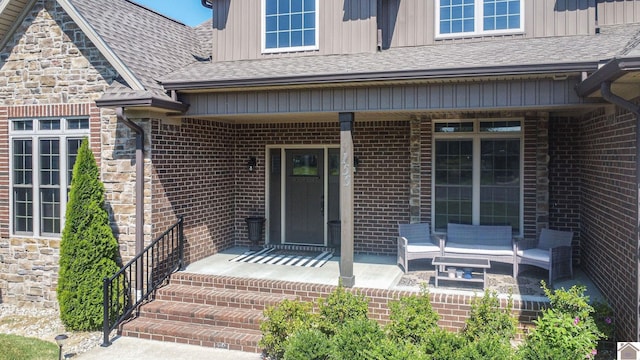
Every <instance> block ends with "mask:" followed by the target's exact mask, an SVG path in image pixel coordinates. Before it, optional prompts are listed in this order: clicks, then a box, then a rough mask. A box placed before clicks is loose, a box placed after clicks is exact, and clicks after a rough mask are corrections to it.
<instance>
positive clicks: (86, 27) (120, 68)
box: [58, 0, 145, 90]
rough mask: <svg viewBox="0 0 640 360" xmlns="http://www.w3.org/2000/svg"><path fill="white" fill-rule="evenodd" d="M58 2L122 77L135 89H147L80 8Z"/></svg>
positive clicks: (61, 0)
mask: <svg viewBox="0 0 640 360" xmlns="http://www.w3.org/2000/svg"><path fill="white" fill-rule="evenodd" d="M58 3H59V4H60V6H62V8H63V9H64V10H65V11H66V12H67V14H69V16H71V18H72V19H73V21H75V22H76V24H78V26H79V27H80V29H81V30H82V31H83V32H84V33H85V34H86V35H87V37H89V39H90V40H91V41H92V42H93V43H94V44H95V46H96V47H97V48H98V50H99V51H100V53H101V54H102V55H103V56H104V57H105V58H106V59H107V61H109V63H110V64H111V66H113V67H114V68H115V69H116V71H117V72H118V73H119V74H120V76H122V78H123V79H124V80H125V81H126V82H127V84H129V86H130V87H131V88H132V89H133V90H145V88H144V86H143V85H142V83H141V82H140V80H139V79H138V78H137V77H136V76H135V75H134V74H133V72H132V71H131V69H129V67H128V66H126V65H125V63H124V62H123V61H122V60H121V59H120V58H119V57H118V55H116V53H115V52H114V51H113V50H112V49H111V47H110V46H109V45H108V44H107V43H106V42H105V41H104V39H103V38H102V37H101V36H100V35H98V33H97V32H96V31H95V30H94V29H93V27H92V26H91V25H90V24H89V23H88V22H87V21H86V20H85V19H84V17H83V16H82V15H80V13H79V12H78V10H77V9H76V8H75V6H73V5H72V4H71V3H70V2H69V1H68V0H58Z"/></svg>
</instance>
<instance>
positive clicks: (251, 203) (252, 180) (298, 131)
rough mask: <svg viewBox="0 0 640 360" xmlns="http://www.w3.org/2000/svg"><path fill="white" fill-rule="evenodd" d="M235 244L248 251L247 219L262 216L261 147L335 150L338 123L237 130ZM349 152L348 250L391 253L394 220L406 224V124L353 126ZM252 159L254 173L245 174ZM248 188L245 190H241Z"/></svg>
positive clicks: (407, 156)
mask: <svg viewBox="0 0 640 360" xmlns="http://www.w3.org/2000/svg"><path fill="white" fill-rule="evenodd" d="M237 134H238V140H237V141H236V145H235V149H236V155H235V159H234V166H235V171H236V175H237V182H236V202H235V207H236V218H235V228H236V232H235V239H236V244H237V245H245V246H248V245H249V242H248V240H247V226H246V224H245V222H244V219H245V218H246V217H248V216H256V215H260V216H264V215H265V214H264V208H265V193H264V186H265V185H264V184H265V177H264V175H265V167H264V166H265V146H267V145H300V144H310V145H311V144H312V145H334V146H339V145H340V128H339V124H338V121H337V119H336V121H335V122H331V123H294V124H291V123H282V124H243V125H238V126H237ZM354 153H355V155H356V156H358V157H359V159H360V165H359V167H358V170H357V172H356V173H355V175H354V176H355V185H354V233H355V238H354V250H355V251H356V252H365V253H372V254H395V252H396V236H397V223H398V221H403V222H408V219H409V122H408V121H399V122H384V121H373V122H356V124H355V130H354ZM249 156H256V157H257V159H258V167H257V169H256V171H255V172H253V173H249V172H248V171H247V170H246V161H247V159H248V158H249ZM248 189H251V191H247V190H248Z"/></svg>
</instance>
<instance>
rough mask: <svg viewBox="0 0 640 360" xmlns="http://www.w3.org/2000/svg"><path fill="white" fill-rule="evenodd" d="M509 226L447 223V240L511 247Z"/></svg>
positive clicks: (459, 242)
mask: <svg viewBox="0 0 640 360" xmlns="http://www.w3.org/2000/svg"><path fill="white" fill-rule="evenodd" d="M511 238H512V230H511V226H501V225H468V224H451V223H450V224H447V242H453V243H458V244H482V245H493V246H508V247H511Z"/></svg>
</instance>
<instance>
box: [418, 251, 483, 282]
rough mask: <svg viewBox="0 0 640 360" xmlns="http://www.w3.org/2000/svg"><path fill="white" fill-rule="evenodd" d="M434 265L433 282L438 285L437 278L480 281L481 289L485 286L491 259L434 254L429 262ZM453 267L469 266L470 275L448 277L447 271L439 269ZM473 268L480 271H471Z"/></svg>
mask: <svg viewBox="0 0 640 360" xmlns="http://www.w3.org/2000/svg"><path fill="white" fill-rule="evenodd" d="M431 264H433V265H434V266H435V267H436V276H435V284H436V287H438V280H450V281H462V282H472V283H482V287H483V289H484V288H486V286H487V281H486V280H487V269H490V268H491V261H489V259H485V258H464V257H457V256H436V257H434V258H433V261H432V262H431ZM446 267H455V268H456V269H463V268H471V269H472V272H471V277H470V278H465V277H464V276H462V277H457V276H454V277H450V276H449V272H447V271H440V269H441V268H444V269H445V270H446ZM473 269H475V270H477V269H482V273H480V272H473Z"/></svg>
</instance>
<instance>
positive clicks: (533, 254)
mask: <svg viewBox="0 0 640 360" xmlns="http://www.w3.org/2000/svg"><path fill="white" fill-rule="evenodd" d="M572 239H573V232H571V231H559V230H551V229H542V231H541V232H540V237H539V239H538V244H537V245H536V247H535V248H531V249H520V248H519V249H518V264H519V265H520V264H523V265H533V266H536V267H539V268H543V269H546V270H548V271H549V283H548V286H553V281H554V280H555V279H559V278H562V277H567V276H568V277H571V278H573V264H572V252H571V240H572ZM518 246H520V243H518Z"/></svg>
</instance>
